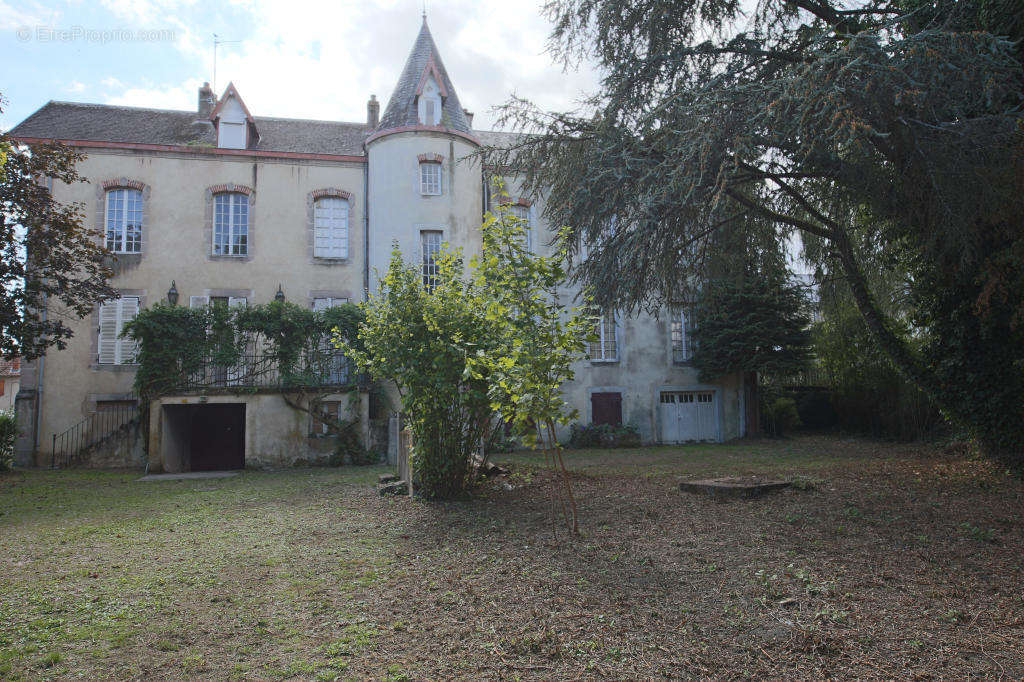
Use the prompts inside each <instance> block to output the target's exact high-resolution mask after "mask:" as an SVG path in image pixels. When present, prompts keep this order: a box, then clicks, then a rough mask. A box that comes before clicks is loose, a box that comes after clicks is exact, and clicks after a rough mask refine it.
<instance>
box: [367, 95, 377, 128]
mask: <svg viewBox="0 0 1024 682" xmlns="http://www.w3.org/2000/svg"><path fill="white" fill-rule="evenodd" d="M378 123H380V102H378V101H377V95H370V101H369V102H367V103H366V125H368V126H370V127H371V128H376V127H377V124H378Z"/></svg>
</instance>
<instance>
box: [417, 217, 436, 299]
mask: <svg viewBox="0 0 1024 682" xmlns="http://www.w3.org/2000/svg"><path fill="white" fill-rule="evenodd" d="M420 250H421V251H422V252H423V286H424V287H426V288H427V289H428V290H431V289H433V288H434V285H435V284H436V283H437V259H438V258H439V257H440V255H441V231H440V230H421V231H420Z"/></svg>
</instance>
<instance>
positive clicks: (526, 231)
mask: <svg viewBox="0 0 1024 682" xmlns="http://www.w3.org/2000/svg"><path fill="white" fill-rule="evenodd" d="M512 215H514V216H515V217H516V218H518V219H519V220H521V221H522V222H521V223H519V227H520V228H522V230H523V246H524V247H526V250H527V251H533V226H532V225H530V207H529V206H520V205H518V204H517V205H515V206H513V207H512Z"/></svg>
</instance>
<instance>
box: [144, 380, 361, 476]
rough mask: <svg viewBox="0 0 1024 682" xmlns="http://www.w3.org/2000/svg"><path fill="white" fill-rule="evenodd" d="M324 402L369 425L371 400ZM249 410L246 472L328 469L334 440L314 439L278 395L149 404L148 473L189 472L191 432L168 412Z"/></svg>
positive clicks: (306, 421)
mask: <svg viewBox="0 0 1024 682" xmlns="http://www.w3.org/2000/svg"><path fill="white" fill-rule="evenodd" d="M350 395H351V394H339V395H329V396H325V398H324V399H325V400H338V401H340V403H341V415H340V417H341V418H342V419H355V418H359V419H360V423H361V424H363V425H367V423H368V420H367V406H368V400H367V394H366V393H365V392H360V393H357V394H356V397H355V399H354V400H351V401H350V399H349V396H350ZM223 404H230V405H244V406H245V436H244V444H245V445H244V447H245V466H246V468H257V469H262V468H280V467H293V466H317V465H326V464H327V463H328V461H329V460H330V458H331V456H332V455H333V453H334V446H335V439H334V438H324V437H314V436H311V435H310V430H311V423H312V418H311V417H310V415H309V414H307V413H305V412H301V411H299V410H295V409H293V408H291V407H289V406H288V405H287V404H286V403H285V401H284V399H283V398H282V397H281V396H280V395H278V394H272V393H265V394H255V395H229V394H225V395H209V396H194V395H193V396H167V397H164V398H161V399H160V400H154V401H153V402H152V403H150V411H149V469H150V471H152V472H168V473H177V472H180V471H183V470H187V466H186V465H185V463H187V461H188V456H187V453H186V450H187V448H188V443H187V440H188V436H187V434H188V431H187V429H186V428H185V425H184V424H177V423H175V421H176V417H175V416H174V414H173V413H171V412H168V411H167V410H165V409H164V408H165V407H175V406H181V405H189V406H194V407H195V408H198V409H201V408H202V406H203V405H223ZM367 428H368V426H366V427H364V429H363V442H364V443H366V442H367V439H368V434H367Z"/></svg>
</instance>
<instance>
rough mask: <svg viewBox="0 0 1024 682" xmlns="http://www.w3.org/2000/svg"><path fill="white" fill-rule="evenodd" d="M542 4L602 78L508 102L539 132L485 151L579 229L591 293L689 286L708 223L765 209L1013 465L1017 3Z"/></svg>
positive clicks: (1021, 345) (1021, 184) (1021, 435)
mask: <svg viewBox="0 0 1024 682" xmlns="http://www.w3.org/2000/svg"><path fill="white" fill-rule="evenodd" d="M547 8H548V13H549V16H550V17H551V18H552V19H553V21H554V26H555V28H554V32H553V35H552V47H553V49H554V51H555V53H556V55H558V56H559V57H562V58H564V59H566V60H569V61H571V60H573V59H575V58H578V57H581V56H587V57H591V58H593V59H595V60H596V61H597V62H598V64H599V65H600V66H601V67H602V69H603V72H604V77H603V81H602V84H601V88H600V91H599V92H598V93H597V94H596V95H595V96H594V97H593V98H592V99H591V100H590V101H589V102H588V103H587V104H588V110H587V111H585V112H582V113H579V114H573V113H568V114H566V113H554V114H547V113H544V112H542V111H539V110H538V109H537V108H536V107H534V106H532V105H531V104H530V103H529V102H525V101H520V100H516V101H513V102H511V103H510V104H509V105H508V106H507V107H506V109H505V121H506V122H510V123H513V124H516V125H518V127H519V128H520V129H521V130H524V131H527V132H532V133H535V134H534V135H531V136H524V137H522V138H521V139H520V141H519V142H518V143H517V144H515V145H513V146H512V147H511V148H509V149H507V150H498V149H492V150H484V152H482V153H483V155H485V156H487V157H489V158H488V161H489V162H491V163H494V164H499V165H508V166H512V167H516V168H519V169H521V171H522V172H523V176H524V181H525V184H526V191H532V192H540V191H545V192H546V193H547V194H548V196H549V201H548V202H547V207H548V209H547V211H548V218H549V219H550V220H551V221H552V222H554V223H555V224H564V225H572V226H574V227H575V228H576V229H577V230H578V231H579V232H580V233H581V234H582V236H583V237H584V241H586V242H588V243H590V244H592V245H594V248H591V250H590V253H589V256H588V258H587V259H586V262H585V263H584V266H583V267H582V268H581V270H580V274H581V276H582V277H584V278H586V279H587V280H588V281H590V282H592V283H594V284H595V288H594V290H595V292H596V294H597V297H598V299H599V300H598V302H599V303H602V304H605V303H617V304H620V305H626V306H649V307H652V308H660V307H661V306H662V305H663V304H665V303H667V302H672V301H677V300H686V299H687V298H688V296H687V294H688V293H689V292H687V291H686V289H687V288H688V287H690V286H692V283H693V282H694V281H699V280H700V278H701V276H702V275H703V271H704V269H705V267H706V263H705V262H704V256H705V255H706V254H707V253H708V249H707V248H705V246H706V244H707V242H708V239H709V238H710V236H711V235H712V234H714V233H715V232H716V231H717V230H718V229H719V228H720V227H721V226H722V225H724V224H728V223H730V222H731V221H734V220H736V218H737V216H738V215H746V216H754V217H757V218H761V219H764V220H770V221H774V222H775V223H777V224H779V225H782V226H786V227H787V228H790V229H792V230H795V231H797V232H798V233H799V234H800V235H801V236H802V237H803V238H805V239H816V240H818V241H819V242H820V243H821V245H822V250H823V252H824V253H825V254H826V257H825V258H824V259H823V261H822V264H823V271H824V273H825V274H826V275H827V276H829V277H841V278H842V279H843V280H844V282H845V286H847V287H848V289H849V291H850V294H851V297H852V300H853V301H854V303H855V305H856V307H857V309H858V311H859V313H860V315H861V317H862V319H863V321H864V324H865V326H866V328H867V329H868V330H869V332H870V333H871V335H872V338H873V340H874V343H875V344H877V346H878V347H879V348H880V349H881V350H882V352H884V353H885V355H886V356H887V357H888V358H889V359H890V361H891V362H892V363H893V366H894V367H896V368H897V369H898V370H899V371H900V372H901V373H902V374H903V375H904V376H906V377H907V378H908V379H909V380H911V381H912V382H914V383H915V384H916V385H918V386H920V387H921V388H922V390H924V391H925V392H926V393H927V394H928V396H929V398H930V399H931V400H933V401H934V402H935V403H936V404H937V405H938V406H940V407H941V408H942V410H943V411H944V413H946V414H947V415H949V416H950V417H952V418H953V419H955V420H956V421H958V422H959V423H960V424H962V425H964V426H965V427H967V428H969V429H970V430H971V431H972V432H973V434H974V435H976V436H977V437H978V438H979V440H981V441H982V442H983V443H984V444H985V446H986V449H987V450H988V451H989V452H991V453H992V454H993V455H995V456H997V457H999V458H1001V459H1002V461H1005V462H1007V463H1008V464H1011V465H1015V466H1020V465H1022V464H1024V454H1022V453H1024V401H1021V400H1020V398H1019V396H1020V395H1021V394H1022V392H1024V338H1022V334H1024V327H1022V325H1021V324H1020V322H1021V320H1022V318H1024V312H1022V306H1024V304H1022V303H1021V301H1022V300H1024V296H1021V295H1020V294H1021V291H1022V288H1024V287H1022V285H1024V257H1022V251H1024V246H1022V240H1024V232H1022V231H1021V230H1020V220H1019V216H1020V215H1022V214H1024V191H1022V189H1024V181H1022V177H1024V172H1022V161H1024V155H1022V153H1021V151H1022V135H1024V126H1022V125H1021V123H1022V113H1021V108H1020V102H1021V82H1022V76H1021V73H1022V69H1021V63H1020V58H1019V55H1020V51H1019V46H1018V44H1015V43H1014V42H1013V41H1012V40H1010V39H1008V38H1007V37H1006V36H1007V35H1010V34H1012V30H1013V27H1016V28H1018V29H1019V27H1020V25H1021V24H1020V21H1019V12H1018V13H1015V11H1014V9H1015V7H1014V5H1013V4H1012V3H1011V4H1009V5H1007V4H1005V3H1003V2H1000V1H999V0H956V1H954V0H932V1H931V2H909V1H908V2H899V1H896V2H892V1H891V0H861V1H859V2H854V3H851V2H846V1H840V0H793V1H784V0H765V1H763V2H759V3H757V4H756V5H755V6H749V5H748V4H745V3H740V2H736V1H735V0H703V1H701V2H696V1H695V0H638V1H637V2H630V3H621V2H617V1H615V0H552V2H550V3H549V4H548V5H547ZM1007 8H1009V9H1008V12H1007V11H1003V10H1006V9H1007ZM1016 8H1019V3H1018V4H1017V5H1016ZM979 17H981V18H984V21H982V20H981V19H979ZM1007 17H1009V18H1007ZM1004 29H1005V30H1004ZM855 214H861V215H863V216H866V217H868V222H867V223H864V222H862V221H854V220H853V219H852V216H854V215H855ZM612 218H615V220H614V221H612ZM609 224H613V225H614V226H615V227H614V228H613V230H612V231H611V234H608V235H606V234H605V230H606V229H607V225H609ZM869 254H874V255H877V256H878V258H877V259H876V261H875V262H878V263H882V264H884V265H885V266H886V267H891V268H894V269H896V270H899V271H902V272H903V273H905V274H906V275H907V280H908V281H909V282H912V283H913V287H912V288H913V291H911V292H910V294H911V296H910V298H911V300H912V301H913V305H914V310H913V318H914V323H915V327H916V333H918V334H921V335H927V336H928V340H927V342H926V343H925V344H924V345H923V346H922V349H921V350H920V351H918V350H917V349H916V348H915V347H914V344H913V343H911V340H910V339H909V338H908V337H907V336H906V335H903V334H901V333H900V331H899V328H898V327H899V325H897V324H894V323H893V321H892V320H890V319H889V318H888V316H887V315H886V314H885V311H884V308H883V307H882V306H881V305H879V302H878V298H877V296H878V295H877V293H876V292H874V291H873V290H872V289H871V287H870V284H869V281H870V277H869V275H870V274H871V273H869V272H868V271H867V268H868V267H869V266H870V263H871V258H870V257H869Z"/></svg>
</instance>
